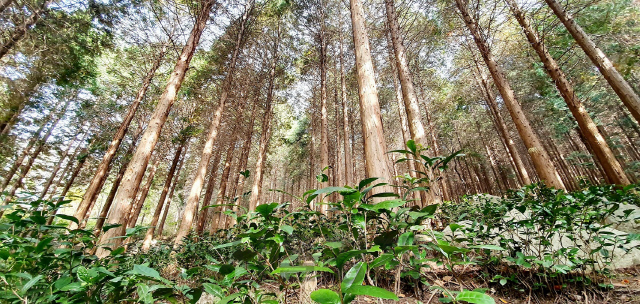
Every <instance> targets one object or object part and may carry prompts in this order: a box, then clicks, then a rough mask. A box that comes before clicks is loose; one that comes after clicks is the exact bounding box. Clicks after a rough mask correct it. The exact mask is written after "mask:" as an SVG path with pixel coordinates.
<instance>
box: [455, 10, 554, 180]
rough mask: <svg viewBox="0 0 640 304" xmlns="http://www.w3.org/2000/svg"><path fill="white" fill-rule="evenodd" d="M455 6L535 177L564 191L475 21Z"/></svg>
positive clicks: (466, 12)
mask: <svg viewBox="0 0 640 304" xmlns="http://www.w3.org/2000/svg"><path fill="white" fill-rule="evenodd" d="M456 4H457V6H458V10H459V11H460V14H461V15H462V18H463V19H464V22H465V24H466V26H467V28H468V29H469V31H470V32H471V34H472V35H473V39H474V40H475V42H476V45H477V46H478V49H479V50H480V53H481V55H482V58H483V59H484V61H485V63H486V64H487V67H488V68H489V71H490V72H491V76H492V77H493V80H494V83H495V84H496V86H497V87H498V90H499V91H500V95H502V99H503V100H504V102H505V105H506V106H507V109H509V113H510V114H511V117H512V118H513V121H514V123H515V125H516V128H517V129H518V133H520V137H521V138H522V141H523V142H524V144H525V145H526V146H527V149H528V152H529V155H530V156H531V159H532V160H533V164H534V167H535V169H536V171H537V172H538V175H539V176H540V178H541V179H542V180H544V182H545V183H546V184H547V185H548V186H549V187H554V188H557V189H565V186H564V184H563V183H562V180H561V179H560V175H559V174H558V171H557V170H556V168H555V166H554V164H553V162H551V159H550V158H549V154H548V153H547V151H546V150H545V149H544V147H543V146H542V143H541V142H540V139H539V138H538V135H536V134H535V132H534V130H533V128H532V127H531V123H530V122H529V119H528V118H527V117H526V116H525V115H524V111H523V110H522V107H521V106H520V103H518V101H517V100H516V97H515V94H514V92H513V90H512V89H511V86H510V85H509V82H508V81H507V79H506V78H505V76H504V74H503V72H502V69H501V68H500V67H499V66H498V64H497V63H496V62H495V60H494V59H493V55H492V54H491V51H490V50H489V47H488V45H487V42H486V41H485V39H484V38H483V37H482V34H481V33H480V32H479V30H478V25H477V23H476V21H475V20H473V18H472V17H471V15H469V12H468V10H467V5H466V3H464V2H463V0H456Z"/></svg>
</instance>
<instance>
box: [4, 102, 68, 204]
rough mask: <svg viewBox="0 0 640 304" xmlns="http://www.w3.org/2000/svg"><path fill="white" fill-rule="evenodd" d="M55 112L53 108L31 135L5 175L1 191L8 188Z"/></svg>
mask: <svg viewBox="0 0 640 304" xmlns="http://www.w3.org/2000/svg"><path fill="white" fill-rule="evenodd" d="M54 112H55V111H53V110H52V111H51V112H50V113H49V115H47V118H45V119H44V121H43V123H42V125H41V126H40V128H38V130H37V131H36V132H35V133H33V134H32V135H31V140H29V143H28V144H27V146H26V147H25V148H24V150H22V152H21V153H20V155H19V156H18V158H16V161H15V162H14V163H13V165H12V166H11V168H10V169H9V171H8V172H7V174H6V176H5V177H4V181H3V182H2V186H0V192H3V191H4V190H5V189H6V188H7V186H8V185H9V183H10V182H11V179H12V178H13V176H14V175H15V174H16V172H18V168H20V166H22V162H24V159H25V158H26V157H27V155H29V152H31V149H32V148H33V146H35V144H36V143H38V140H39V138H40V133H42V131H44V129H45V128H46V127H47V125H48V124H49V121H50V119H51V117H53V114H54Z"/></svg>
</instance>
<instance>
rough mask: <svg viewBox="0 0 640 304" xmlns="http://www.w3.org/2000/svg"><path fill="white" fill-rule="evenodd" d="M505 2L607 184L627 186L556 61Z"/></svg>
mask: <svg viewBox="0 0 640 304" xmlns="http://www.w3.org/2000/svg"><path fill="white" fill-rule="evenodd" d="M506 1H507V3H508V4H509V7H510V8H511V11H512V13H513V15H514V16H515V17H516V20H518V23H519V24H520V26H521V27H522V30H523V32H524V34H525V36H526V37H527V40H529V44H531V46H532V47H533V49H534V50H535V51H536V53H537V54H538V57H540V61H542V63H543V64H544V67H545V69H546V71H547V74H549V76H550V77H551V79H553V81H554V82H555V84H556V88H557V89H558V91H559V92H560V95H561V96H562V98H563V99H564V101H565V103H566V104H567V107H568V108H569V110H570V111H571V114H573V117H574V118H575V119H576V122H578V127H579V130H580V133H582V136H584V138H585V140H586V141H587V143H588V145H589V146H590V147H591V149H592V150H593V154H594V156H595V157H596V158H597V160H598V161H599V162H600V164H601V166H602V169H603V170H604V173H605V175H606V177H607V178H608V180H609V181H610V182H612V183H614V184H618V185H629V184H630V183H631V182H630V181H629V178H627V175H626V174H625V173H624V170H623V169H622V166H620V163H618V160H617V159H616V158H615V156H614V155H613V152H612V151H611V149H610V148H609V145H608V144H607V142H606V141H605V139H604V137H602V134H600V132H599V131H598V127H597V126H596V123H595V122H594V121H593V120H592V119H591V117H590V116H589V113H588V112H587V110H586V109H585V107H584V104H583V103H582V102H581V101H580V100H579V99H578V97H577V96H576V95H575V93H574V91H573V86H572V85H571V84H570V83H569V80H567V77H566V76H565V74H564V73H563V72H562V70H561V69H560V66H559V65H558V63H557V62H556V61H555V59H553V57H551V54H549V51H548V50H547V48H546V46H545V45H544V43H543V42H542V41H541V40H540V37H539V35H538V33H537V31H536V30H534V29H533V28H532V27H531V25H530V24H529V21H528V20H527V18H526V16H525V15H524V13H523V12H522V11H521V10H520V8H519V7H518V5H517V4H516V2H515V1H514V0H506Z"/></svg>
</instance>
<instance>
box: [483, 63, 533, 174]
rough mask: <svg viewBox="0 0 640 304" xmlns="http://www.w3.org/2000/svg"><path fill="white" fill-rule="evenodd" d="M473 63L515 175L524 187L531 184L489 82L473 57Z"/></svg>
mask: <svg viewBox="0 0 640 304" xmlns="http://www.w3.org/2000/svg"><path fill="white" fill-rule="evenodd" d="M473 57H474V58H473V61H474V62H475V67H476V70H477V71H478V77H479V78H480V81H481V84H480V86H481V88H482V91H483V92H484V95H485V98H486V99H487V105H488V106H489V110H490V112H491V114H492V116H493V118H494V119H495V120H494V122H495V126H496V128H497V129H498V131H499V133H500V136H501V137H502V140H503V143H504V144H505V146H506V148H507V152H508V153H509V156H510V158H511V160H512V161H513V163H514V167H515V169H516V173H517V174H518V177H519V178H520V180H521V182H522V183H523V184H525V185H529V184H531V178H530V177H529V173H528V172H527V168H526V167H525V164H524V162H523V160H522V157H521V156H520V152H518V148H517V147H516V144H515V142H514V141H513V138H511V134H509V130H508V128H507V123H506V122H505V121H504V118H503V117H502V113H500V108H499V107H498V103H497V102H496V96H495V95H494V94H493V91H492V90H491V87H490V86H489V82H488V80H487V78H486V76H485V74H484V73H483V72H482V70H481V69H480V65H479V64H478V61H477V60H476V58H475V56H473Z"/></svg>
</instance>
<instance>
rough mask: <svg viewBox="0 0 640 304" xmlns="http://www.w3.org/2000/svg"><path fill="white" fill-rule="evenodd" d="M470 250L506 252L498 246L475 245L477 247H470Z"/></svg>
mask: <svg viewBox="0 0 640 304" xmlns="http://www.w3.org/2000/svg"><path fill="white" fill-rule="evenodd" d="M469 248H477V249H489V250H506V249H504V248H502V247H500V246H496V245H475V246H469Z"/></svg>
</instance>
